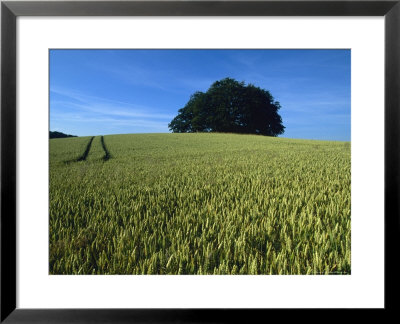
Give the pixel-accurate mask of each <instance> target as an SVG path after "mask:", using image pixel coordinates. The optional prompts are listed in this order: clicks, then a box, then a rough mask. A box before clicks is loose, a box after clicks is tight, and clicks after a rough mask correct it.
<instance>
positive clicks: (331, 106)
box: [50, 50, 351, 141]
mask: <svg viewBox="0 0 400 324" xmlns="http://www.w3.org/2000/svg"><path fill="white" fill-rule="evenodd" d="M350 56H351V54H350V50H50V130H52V131H61V132H65V133H67V134H74V135H78V136H88V135H106V134H124V133H164V132H169V130H168V123H169V122H170V121H171V120H172V119H173V118H174V117H175V116H176V115H177V112H178V109H180V108H182V107H184V106H185V104H186V103H187V101H188V100H189V98H190V95H191V94H193V93H194V92H195V91H207V89H208V88H209V87H210V86H211V84H212V83H213V82H215V81H217V80H221V79H223V78H226V77H231V78H234V79H236V80H238V81H244V82H245V83H246V84H247V83H252V84H254V85H256V86H258V87H261V88H263V89H266V90H268V91H270V93H271V94H272V96H273V97H274V98H275V100H276V101H279V102H280V104H281V106H282V108H281V110H280V111H279V113H280V115H281V116H282V120H283V125H284V126H285V127H286V129H285V133H284V134H283V135H281V136H280V137H288V138H306V139H321V140H340V141H349V140H350V117H351V108H350V102H351V100H350V99H351V89H350V71H351V66H350Z"/></svg>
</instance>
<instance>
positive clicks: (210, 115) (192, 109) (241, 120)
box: [168, 78, 285, 136]
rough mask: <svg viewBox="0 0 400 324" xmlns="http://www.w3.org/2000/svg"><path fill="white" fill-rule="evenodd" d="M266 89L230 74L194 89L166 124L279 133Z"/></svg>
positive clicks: (184, 129)
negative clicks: (199, 88) (187, 99)
mask: <svg viewBox="0 0 400 324" xmlns="http://www.w3.org/2000/svg"><path fill="white" fill-rule="evenodd" d="M280 108H281V106H280V104H279V102H278V101H275V100H274V98H273V97H272V95H271V94H270V93H269V91H267V90H264V89H261V88H259V87H256V86H254V85H252V84H247V85H245V83H244V82H238V81H236V80H234V79H231V78H225V79H223V80H220V81H216V82H214V83H213V84H212V85H211V87H210V88H209V89H208V90H207V92H200V91H198V92H195V93H194V94H193V95H192V96H191V97H190V100H189V101H188V102H187V103H186V105H185V107H183V108H181V109H179V110H178V115H177V116H176V117H175V118H174V119H173V120H172V121H171V122H170V123H169V124H168V127H169V129H170V130H171V131H172V132H175V133H193V132H222V133H242V134H259V135H267V136H278V135H280V134H283V132H284V130H285V127H284V126H283V125H282V118H281V116H280V115H279V114H278V111H279V109H280Z"/></svg>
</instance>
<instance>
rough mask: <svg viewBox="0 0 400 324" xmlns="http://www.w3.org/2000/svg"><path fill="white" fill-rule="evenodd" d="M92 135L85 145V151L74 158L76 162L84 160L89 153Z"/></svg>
mask: <svg viewBox="0 0 400 324" xmlns="http://www.w3.org/2000/svg"><path fill="white" fill-rule="evenodd" d="M93 139H94V136H92V138H91V139H90V140H89V143H88V145H87V146H86V150H85V152H83V154H82V155H81V156H80V157H79V158H78V159H77V160H76V161H77V162H80V161H86V158H87V156H88V155H89V151H90V148H91V147H92V142H93Z"/></svg>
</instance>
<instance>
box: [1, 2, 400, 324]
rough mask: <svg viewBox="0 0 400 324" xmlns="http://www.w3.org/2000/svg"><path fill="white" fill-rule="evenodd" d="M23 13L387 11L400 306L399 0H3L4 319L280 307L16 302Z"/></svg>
mask: <svg viewBox="0 0 400 324" xmlns="http://www.w3.org/2000/svg"><path fill="white" fill-rule="evenodd" d="M18 16H384V17H385V111H384V114H385V146H384V148H385V156H384V158H385V176H384V181H385V308H384V310H377V311H378V312H379V314H380V315H382V311H384V312H385V313H387V312H388V311H395V310H396V307H397V303H396V300H397V299H396V297H395V296H396V295H397V293H398V291H397V289H398V288H399V284H398V283H399V279H398V274H397V270H396V266H395V262H396V261H397V259H398V244H399V241H398V237H399V232H400V219H399V209H400V208H399V207H400V195H399V180H400V173H399V156H400V141H399V128H400V113H399V110H400V64H399V63H400V0H391V1H386V0H380V1H376V0H372V1H368V0H366V1H357V0H350V1H335V0H326V1H324V0H314V1H299V0H298V1H295V0H290V1H286V0H281V1H277V0H275V1H274V0H261V1H185V0H183V1H2V2H1V241H0V244H1V260H0V262H1V265H0V271H1V295H0V298H1V314H0V315H1V317H0V321H1V322H4V323H33V322H35V323H89V322H90V323H97V322H101V323H131V322H133V323H142V322H146V323H149V322H150V323H151V322H156V323H158V322H161V323H171V322H174V323H177V322H179V323H184V322H189V323H192V322H196V323H197V322H236V321H237V320H238V319H240V318H241V317H242V316H245V317H246V318H247V320H245V322H253V321H256V318H263V317H265V316H271V315H270V314H271V313H272V312H274V313H276V312H279V310H268V309H257V310H256V309H250V310H249V309H247V310H244V309H231V310H229V309H213V310H211V309H197V310H196V309H96V310H94V309H18V308H16V299H17V294H16V270H17V268H16V236H17V233H16V207H17V206H16V190H17V184H16V163H17V158H16V135H17V133H16V131H17V129H16V127H17V125H16V113H17V111H16V37H17V33H16V18H17V17H18ZM365 271H368V269H365ZM280 311H282V310H280ZM267 312H268V313H267ZM302 314H304V312H303V313H302ZM259 316H260V317H259ZM265 320H267V318H265Z"/></svg>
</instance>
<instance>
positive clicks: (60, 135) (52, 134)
mask: <svg viewBox="0 0 400 324" xmlns="http://www.w3.org/2000/svg"><path fill="white" fill-rule="evenodd" d="M64 137H77V136H75V135H68V134H64V133H62V132H57V131H55V132H52V131H50V138H64Z"/></svg>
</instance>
